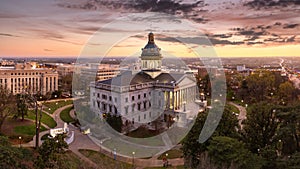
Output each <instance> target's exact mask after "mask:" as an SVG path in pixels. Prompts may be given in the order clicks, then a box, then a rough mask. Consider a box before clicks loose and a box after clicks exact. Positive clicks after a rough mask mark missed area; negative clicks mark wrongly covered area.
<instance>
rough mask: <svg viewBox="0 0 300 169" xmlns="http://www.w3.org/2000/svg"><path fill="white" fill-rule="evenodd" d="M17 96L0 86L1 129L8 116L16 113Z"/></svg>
mask: <svg viewBox="0 0 300 169" xmlns="http://www.w3.org/2000/svg"><path fill="white" fill-rule="evenodd" d="M15 100H16V98H15V96H14V95H13V94H12V93H10V92H9V91H8V90H6V89H4V88H2V87H0V131H1V127H2V125H3V123H4V121H5V119H6V118H7V117H8V116H12V115H14V114H15V113H16V101H15Z"/></svg>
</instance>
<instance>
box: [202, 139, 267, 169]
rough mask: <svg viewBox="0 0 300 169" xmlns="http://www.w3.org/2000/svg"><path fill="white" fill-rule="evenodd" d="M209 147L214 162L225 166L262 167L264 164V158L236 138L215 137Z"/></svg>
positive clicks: (251, 168) (258, 168) (257, 168)
mask: <svg viewBox="0 0 300 169" xmlns="http://www.w3.org/2000/svg"><path fill="white" fill-rule="evenodd" d="M207 149H208V154H209V156H210V157H211V159H212V160H213V162H214V163H216V164H218V165H219V166H223V168H229V167H231V166H235V167H236V168H244V169H260V168H261V166H262V159H261V158H259V157H258V156H257V155H255V154H252V153H251V152H250V151H249V150H248V149H246V148H245V145H244V144H243V143H242V142H240V141H238V140H236V139H234V138H230V137H224V136H217V137H213V138H212V139H211V141H210V144H209V146H208V147H207ZM224 165H225V167H224Z"/></svg>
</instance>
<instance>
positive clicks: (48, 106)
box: [43, 100, 73, 114]
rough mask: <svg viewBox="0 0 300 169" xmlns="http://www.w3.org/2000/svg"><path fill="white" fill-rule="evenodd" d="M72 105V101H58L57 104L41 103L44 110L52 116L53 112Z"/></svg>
mask: <svg viewBox="0 0 300 169" xmlns="http://www.w3.org/2000/svg"><path fill="white" fill-rule="evenodd" d="M69 104H73V100H60V101H57V102H46V103H43V105H44V110H45V111H47V112H48V113H50V114H53V113H54V112H55V110H57V109H59V108H61V107H64V106H66V105H69Z"/></svg>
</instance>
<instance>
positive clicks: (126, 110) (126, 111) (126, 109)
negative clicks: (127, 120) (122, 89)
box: [125, 106, 128, 115]
mask: <svg viewBox="0 0 300 169" xmlns="http://www.w3.org/2000/svg"><path fill="white" fill-rule="evenodd" d="M125 114H126V115H127V114H128V106H126V107H125Z"/></svg>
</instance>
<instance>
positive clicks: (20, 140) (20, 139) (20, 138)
mask: <svg viewBox="0 0 300 169" xmlns="http://www.w3.org/2000/svg"><path fill="white" fill-rule="evenodd" d="M19 144H20V148H21V145H22V137H21V136H19Z"/></svg>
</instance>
